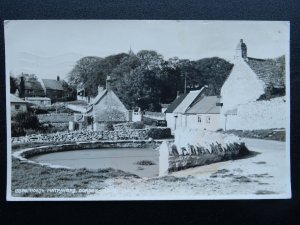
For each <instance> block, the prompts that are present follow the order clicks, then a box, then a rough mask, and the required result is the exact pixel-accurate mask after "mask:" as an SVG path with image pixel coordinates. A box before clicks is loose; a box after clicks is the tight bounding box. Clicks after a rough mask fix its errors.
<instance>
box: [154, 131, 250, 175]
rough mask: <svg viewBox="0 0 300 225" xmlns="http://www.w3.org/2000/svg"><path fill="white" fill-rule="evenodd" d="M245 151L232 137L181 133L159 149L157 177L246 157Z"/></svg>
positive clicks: (215, 134)
mask: <svg viewBox="0 0 300 225" xmlns="http://www.w3.org/2000/svg"><path fill="white" fill-rule="evenodd" d="M248 152H249V151H248V149H247V147H246V146H245V144H244V143H242V142H241V141H240V139H239V138H238V137H236V136H234V135H224V134H221V133H215V132H210V131H202V130H181V131H177V132H176V133H175V141H174V142H167V141H164V142H163V143H162V145H161V146H160V149H159V153H160V155H159V175H160V176H163V175H167V174H168V173H169V172H173V171H178V170H182V169H187V168H190V167H195V166H202V165H206V164H210V163H215V162H220V161H224V160H232V159H237V158H239V157H242V156H244V155H246V154H248Z"/></svg>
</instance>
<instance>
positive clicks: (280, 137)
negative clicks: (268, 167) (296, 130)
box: [222, 129, 286, 141]
mask: <svg viewBox="0 0 300 225" xmlns="http://www.w3.org/2000/svg"><path fill="white" fill-rule="evenodd" d="M222 133H225V134H234V135H236V136H238V137H242V138H257V139H265V140H274V141H285V136H286V135H285V130H284V129H266V130H228V131H222Z"/></svg>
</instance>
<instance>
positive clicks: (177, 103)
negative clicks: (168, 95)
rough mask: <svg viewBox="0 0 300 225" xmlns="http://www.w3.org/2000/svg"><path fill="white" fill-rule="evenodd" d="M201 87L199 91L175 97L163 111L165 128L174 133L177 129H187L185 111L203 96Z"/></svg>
mask: <svg viewBox="0 0 300 225" xmlns="http://www.w3.org/2000/svg"><path fill="white" fill-rule="evenodd" d="M205 88H206V86H205V87H203V88H201V89H200V90H196V91H190V92H189V93H187V94H186V93H185V94H182V95H180V96H177V98H176V99H175V100H174V101H173V102H172V103H171V104H170V105H169V107H168V108H167V110H166V111H165V114H166V120H167V126H168V127H169V128H171V130H172V131H175V130H176V129H178V128H185V127H187V125H188V124H187V116H186V115H185V113H186V111H187V110H188V109H190V107H191V106H192V105H193V104H194V103H195V102H197V100H199V99H200V97H201V96H203V95H204V89H205Z"/></svg>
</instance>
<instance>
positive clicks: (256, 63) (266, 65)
mask: <svg viewBox="0 0 300 225" xmlns="http://www.w3.org/2000/svg"><path fill="white" fill-rule="evenodd" d="M245 62H246V63H247V64H248V65H249V66H250V68H251V69H252V70H253V71H254V72H255V73H256V74H257V76H258V78H259V79H260V80H262V81H263V82H264V83H265V84H266V86H274V87H275V88H283V87H284V86H285V74H284V72H283V68H282V67H283V66H284V63H280V62H279V60H278V59H273V60H271V59H256V58H251V57H248V58H247V60H245Z"/></svg>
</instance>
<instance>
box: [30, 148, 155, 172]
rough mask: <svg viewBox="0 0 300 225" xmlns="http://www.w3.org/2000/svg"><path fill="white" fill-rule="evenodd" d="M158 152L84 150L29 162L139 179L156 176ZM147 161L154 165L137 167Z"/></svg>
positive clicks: (58, 153)
mask: <svg viewBox="0 0 300 225" xmlns="http://www.w3.org/2000/svg"><path fill="white" fill-rule="evenodd" d="M158 157H159V152H158V151H156V150H154V149H152V148H151V149H147V148H142V149H141V148H109V149H105V148H104V149H85V150H74V151H65V152H54V153H48V154H43V155H37V156H34V157H31V158H30V160H33V161H36V162H40V163H50V164H52V165H58V166H67V167H70V168H87V169H104V168H109V167H111V168H114V169H119V170H123V171H126V172H129V173H133V174H136V175H138V176H140V177H155V176H158ZM142 160H147V161H151V162H153V163H154V164H155V165H138V164H137V162H139V161H142Z"/></svg>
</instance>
